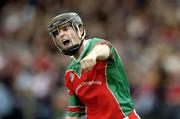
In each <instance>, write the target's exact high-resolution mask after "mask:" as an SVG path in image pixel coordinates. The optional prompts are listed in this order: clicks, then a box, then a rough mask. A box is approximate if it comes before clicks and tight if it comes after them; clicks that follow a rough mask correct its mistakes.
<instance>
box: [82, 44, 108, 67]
mask: <svg viewBox="0 0 180 119" xmlns="http://www.w3.org/2000/svg"><path fill="white" fill-rule="evenodd" d="M109 54H110V47H109V46H108V45H107V44H98V45H95V46H94V47H93V49H92V50H91V51H90V53H89V54H88V55H87V56H86V57H84V58H83V59H82V60H81V61H80V63H81V67H82V69H85V70H89V69H91V68H92V67H93V66H94V65H95V64H96V60H106V59H107V58H108V57H109Z"/></svg>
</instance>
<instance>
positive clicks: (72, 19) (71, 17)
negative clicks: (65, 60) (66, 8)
mask: <svg viewBox="0 0 180 119" xmlns="http://www.w3.org/2000/svg"><path fill="white" fill-rule="evenodd" d="M61 26H62V27H63V26H72V28H73V29H74V30H75V31H76V33H77V35H78V37H79V39H80V40H81V42H80V43H79V44H74V45H72V46H70V47H68V48H63V47H61V45H59V44H60V43H59V42H58V41H57V40H56V35H57V34H58V33H59V31H58V30H59V27H61ZM80 27H82V28H83V33H82V34H81V31H80ZM54 29H55V30H54ZM48 30H49V32H50V33H49V34H50V35H51V37H52V39H53V41H54V44H55V45H56V47H57V48H58V49H59V50H60V51H61V52H62V53H63V54H65V55H70V56H72V55H74V54H76V53H77V51H78V50H79V48H80V47H81V45H82V43H83V41H84V38H85V36H86V31H85V29H84V25H83V22H82V20H81V18H80V17H79V15H78V14H76V13H74V12H70V13H63V14H60V15H58V16H56V17H54V18H53V19H52V20H51V22H50V23H49V26H48ZM53 30H54V31H53Z"/></svg>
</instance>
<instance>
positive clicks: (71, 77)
mask: <svg viewBox="0 0 180 119" xmlns="http://www.w3.org/2000/svg"><path fill="white" fill-rule="evenodd" d="M69 79H70V81H71V82H73V81H74V73H71V74H70V75H69Z"/></svg>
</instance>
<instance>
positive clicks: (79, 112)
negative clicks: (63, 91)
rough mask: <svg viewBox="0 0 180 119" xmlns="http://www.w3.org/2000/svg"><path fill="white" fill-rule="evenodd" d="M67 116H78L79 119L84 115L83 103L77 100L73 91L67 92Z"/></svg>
mask: <svg viewBox="0 0 180 119" xmlns="http://www.w3.org/2000/svg"><path fill="white" fill-rule="evenodd" d="M67 115H68V116H72V117H75V116H78V117H81V116H83V115H85V106H84V105H83V103H82V102H81V101H80V100H79V99H78V97H77V95H76V94H75V92H74V91H72V90H70V89H69V90H68V110H67Z"/></svg>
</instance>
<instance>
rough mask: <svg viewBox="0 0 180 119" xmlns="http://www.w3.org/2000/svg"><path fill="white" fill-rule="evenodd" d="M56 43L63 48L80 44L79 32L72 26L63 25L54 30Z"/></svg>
mask: <svg viewBox="0 0 180 119" xmlns="http://www.w3.org/2000/svg"><path fill="white" fill-rule="evenodd" d="M51 33H52V35H53V37H54V42H55V44H56V45H57V46H58V47H59V48H60V49H61V50H62V49H66V48H69V47H71V46H73V45H76V44H80V42H81V40H80V38H79V37H78V35H77V32H76V31H75V30H74V29H73V28H72V27H71V26H67V25H65V26H61V27H58V28H55V29H54V30H52V32H51Z"/></svg>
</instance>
